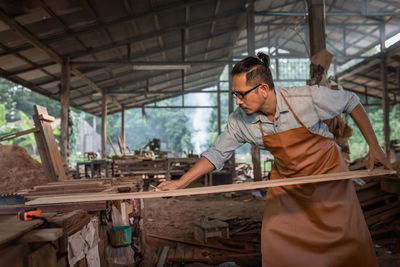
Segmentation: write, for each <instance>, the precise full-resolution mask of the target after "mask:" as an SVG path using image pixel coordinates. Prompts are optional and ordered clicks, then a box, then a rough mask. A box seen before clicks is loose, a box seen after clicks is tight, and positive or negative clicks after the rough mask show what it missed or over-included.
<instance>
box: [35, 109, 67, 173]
mask: <svg viewBox="0 0 400 267" xmlns="http://www.w3.org/2000/svg"><path fill="white" fill-rule="evenodd" d="M34 108H35V112H36V115H34V116H33V120H34V123H35V127H36V128H38V129H39V131H38V132H35V139H36V142H37V146H38V150H39V154H40V158H41V159H42V165H43V169H44V172H45V174H46V175H47V176H48V177H49V181H59V180H60V181H62V180H67V177H66V175H65V171H64V166H63V164H62V161H61V156H60V153H59V152H58V146H57V144H56V139H55V137H54V134H53V129H52V128H51V124H50V122H47V121H45V120H40V116H41V115H48V114H47V109H46V108H45V107H41V106H39V105H35V106H34Z"/></svg>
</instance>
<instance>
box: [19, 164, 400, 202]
mask: <svg viewBox="0 0 400 267" xmlns="http://www.w3.org/2000/svg"><path fill="white" fill-rule="evenodd" d="M395 174H396V171H393V170H382V169H376V170H372V171H370V172H369V171H364V170H362V171H353V172H340V173H329V174H321V175H314V176H304V177H298V178H289V179H276V180H269V181H261V182H252V183H243V184H229V185H218V186H210V187H196V188H187V189H178V190H170V191H151V192H136V193H121V194H115V193H110V194H102V193H97V194H81V195H71V196H59V197H57V196H54V197H46V198H38V199H35V200H32V201H29V202H27V203H26V205H38V204H49V203H74V202H87V201H100V200H121V199H134V198H137V199H138V198H159V197H171V196H185V195H199V194H210V193H224V192H233V191H243V190H253V189H259V188H266V187H277V186H287V185H298V184H307V183H319V182H328V181H338V180H346V179H352V178H359V177H362V178H377V177H379V178H386V177H394V176H395Z"/></svg>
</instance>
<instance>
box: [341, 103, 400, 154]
mask: <svg viewBox="0 0 400 267" xmlns="http://www.w3.org/2000/svg"><path fill="white" fill-rule="evenodd" d="M369 109H370V110H369ZM367 111H368V117H369V120H370V121H371V124H372V127H373V129H374V131H375V134H376V137H377V139H378V142H379V145H380V146H381V147H383V146H384V136H383V111H382V109H381V108H380V107H378V108H377V107H375V108H368V109H367ZM348 124H349V125H350V126H351V127H352V129H353V135H352V137H351V138H350V139H349V144H350V152H351V154H350V156H351V159H352V160H354V159H357V158H360V157H363V156H365V155H366V154H367V153H368V144H367V142H366V141H365V139H364V137H363V135H362V133H361V132H360V130H359V129H358V127H357V126H356V125H355V123H354V121H353V120H349V121H348ZM389 124H390V139H391V140H393V139H400V105H399V104H397V105H395V106H393V107H392V109H391V111H390V113H389Z"/></svg>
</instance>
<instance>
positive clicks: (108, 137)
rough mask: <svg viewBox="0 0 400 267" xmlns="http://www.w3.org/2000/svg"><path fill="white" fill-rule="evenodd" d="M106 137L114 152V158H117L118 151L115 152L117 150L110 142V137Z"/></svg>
mask: <svg viewBox="0 0 400 267" xmlns="http://www.w3.org/2000/svg"><path fill="white" fill-rule="evenodd" d="M107 137H108V142H110V145H111V147H112V149H113V150H114V154H115V155H116V156H119V154H118V151H117V149H116V148H115V146H114V143H113V141H112V140H111V137H110V136H107Z"/></svg>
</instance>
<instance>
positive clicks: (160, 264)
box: [157, 246, 169, 267]
mask: <svg viewBox="0 0 400 267" xmlns="http://www.w3.org/2000/svg"><path fill="white" fill-rule="evenodd" d="M168 251H169V246H165V247H164V248H163V250H162V251H161V255H160V257H159V260H158V262H157V267H163V266H164V264H165V260H166V259H167V255H168Z"/></svg>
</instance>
